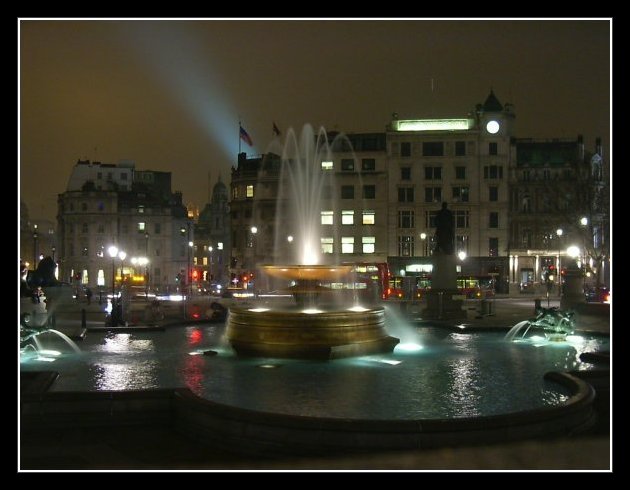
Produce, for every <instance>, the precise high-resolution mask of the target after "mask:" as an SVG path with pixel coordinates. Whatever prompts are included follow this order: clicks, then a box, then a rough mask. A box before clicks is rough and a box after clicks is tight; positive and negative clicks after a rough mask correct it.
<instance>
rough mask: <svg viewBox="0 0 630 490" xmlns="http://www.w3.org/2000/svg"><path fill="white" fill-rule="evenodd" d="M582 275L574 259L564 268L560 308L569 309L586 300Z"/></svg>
mask: <svg viewBox="0 0 630 490" xmlns="http://www.w3.org/2000/svg"><path fill="white" fill-rule="evenodd" d="M583 289H584V277H583V276H582V271H581V270H580V269H579V268H578V266H577V264H576V262H575V260H574V261H572V262H571V263H570V264H569V265H568V266H567V268H566V274H565V276H564V284H563V285H562V296H561V297H560V309H561V310H571V309H574V308H575V307H576V306H577V305H579V304H583V303H585V302H586V299H585V298H584V291H583Z"/></svg>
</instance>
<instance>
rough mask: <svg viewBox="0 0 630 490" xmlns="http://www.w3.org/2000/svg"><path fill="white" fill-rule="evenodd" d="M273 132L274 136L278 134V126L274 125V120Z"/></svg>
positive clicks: (274, 123)
mask: <svg viewBox="0 0 630 490" xmlns="http://www.w3.org/2000/svg"><path fill="white" fill-rule="evenodd" d="M273 134H275V135H276V136H280V130H279V129H278V126H276V122H275V121H274V122H273Z"/></svg>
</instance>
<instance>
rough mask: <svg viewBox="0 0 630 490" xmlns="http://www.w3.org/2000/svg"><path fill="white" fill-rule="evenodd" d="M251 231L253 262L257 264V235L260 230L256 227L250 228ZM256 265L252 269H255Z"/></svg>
mask: <svg viewBox="0 0 630 490" xmlns="http://www.w3.org/2000/svg"><path fill="white" fill-rule="evenodd" d="M250 231H251V232H252V262H253V263H254V264H255V263H256V233H258V228H257V227H255V226H252V227H251V228H250ZM254 264H252V266H251V267H252V268H253V267H254Z"/></svg>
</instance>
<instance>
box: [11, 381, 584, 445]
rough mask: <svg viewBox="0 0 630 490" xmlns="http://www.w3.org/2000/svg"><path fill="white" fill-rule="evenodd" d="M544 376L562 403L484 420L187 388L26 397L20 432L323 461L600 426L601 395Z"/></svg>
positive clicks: (29, 394) (579, 383)
mask: <svg viewBox="0 0 630 490" xmlns="http://www.w3.org/2000/svg"><path fill="white" fill-rule="evenodd" d="M545 378H546V379H548V380H550V381H553V382H556V383H559V384H561V385H563V386H564V387H566V388H568V389H569V391H570V393H571V395H570V397H569V399H568V400H567V401H566V402H565V403H563V404H562V405H559V406H553V407H544V408H538V409H533V410H527V411H522V412H515V413H509V414H500V415H494V416H484V417H469V418H456V419H428V420H360V419H335V418H317V417H305V416H296V415H283V414H278V413H268V412H260V411H254V410H249V409H243V408H238V407H233V406H229V405H224V404H220V403H216V402H213V401H210V400H206V399H202V398H200V397H198V396H196V395H195V394H193V393H192V392H191V391H190V390H189V389H188V388H176V389H159V390H138V391H110V392H44V393H37V394H36V393H32V392H29V391H28V390H27V391H25V392H23V393H22V397H21V403H20V412H21V413H20V424H21V431H23V432H24V431H27V432H28V431H38V430H41V429H42V428H43V427H46V428H48V429H50V428H57V429H63V428H64V427H74V428H76V427H108V426H110V427H111V426H118V427H120V426H134V425H135V426H138V425H145V426H146V425H160V426H164V425H168V426H171V427H173V428H174V429H175V430H176V431H178V432H179V433H181V434H183V435H185V436H187V437H189V438H191V439H194V440H197V441H200V442H203V443H206V444H209V445H212V446H214V447H217V448H223V449H225V450H230V451H233V452H238V453H242V454H247V455H264V456H317V455H329V454H344V453H346V454H347V453H365V452H375V451H384V450H413V449H428V448H438V447H448V446H470V445H479V444H489V443H498V442H509V441H517V440H524V439H540V438H550V437H561V436H568V435H573V434H578V433H581V432H584V431H587V430H589V429H591V428H592V427H593V426H594V424H595V422H596V413H595V410H594V406H593V400H594V398H595V391H594V389H593V387H592V386H591V385H590V384H588V383H586V382H585V381H582V380H581V379H579V378H577V377H575V376H573V375H571V374H568V373H559V372H549V373H547V374H546V375H545Z"/></svg>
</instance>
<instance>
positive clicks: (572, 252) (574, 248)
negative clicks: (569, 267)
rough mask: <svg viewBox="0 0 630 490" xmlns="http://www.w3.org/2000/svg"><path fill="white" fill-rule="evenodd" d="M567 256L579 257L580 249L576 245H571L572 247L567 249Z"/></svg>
mask: <svg viewBox="0 0 630 490" xmlns="http://www.w3.org/2000/svg"><path fill="white" fill-rule="evenodd" d="M567 255H568V256H569V257H573V258H576V257H579V256H580V249H579V248H578V247H577V246H575V245H571V246H570V247H568V248H567Z"/></svg>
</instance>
